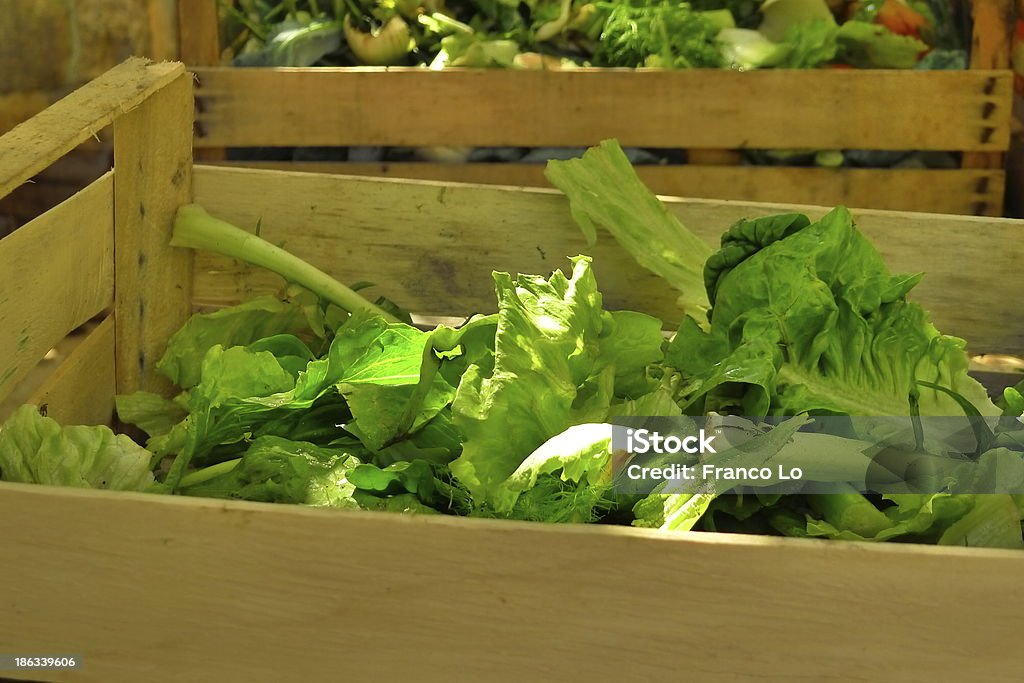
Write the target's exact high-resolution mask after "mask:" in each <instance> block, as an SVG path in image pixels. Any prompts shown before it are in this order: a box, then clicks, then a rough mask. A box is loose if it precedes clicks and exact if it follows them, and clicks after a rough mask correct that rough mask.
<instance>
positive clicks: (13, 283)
mask: <svg viewBox="0 0 1024 683" xmlns="http://www.w3.org/2000/svg"><path fill="white" fill-rule="evenodd" d="M113 218H114V217H113V174H112V173H107V174H106V175H104V176H103V177H102V178H100V179H99V180H97V181H96V182H94V183H92V184H91V185H89V186H88V187H87V188H86V189H84V190H83V191H82V192H80V193H78V194H77V195H75V196H74V197H72V198H71V199H69V200H67V201H65V202H63V203H62V204H59V205H58V206H57V207H55V208H53V209H51V210H50V211H48V212H46V213H45V214H43V215H42V216H40V217H39V218H36V219H35V220H33V221H31V222H29V223H27V224H26V225H24V226H23V227H21V228H19V229H18V230H16V231H15V232H13V233H12V234H10V235H8V236H7V237H5V238H4V239H3V240H0V273H2V274H3V278H4V280H5V283H4V286H3V287H0V349H4V350H5V353H4V354H3V355H2V356H0V397H3V396H5V395H7V394H8V393H10V391H11V390H12V389H13V388H14V385H15V384H17V382H18V381H20V380H21V379H22V378H23V377H24V376H25V374H26V373H27V372H28V371H29V370H31V369H32V368H33V367H35V365H36V364H37V363H38V362H39V361H40V360H41V359H42V358H43V356H44V355H45V354H46V352H47V351H49V350H50V349H51V348H53V347H54V346H55V345H56V344H57V343H58V342H59V341H60V340H61V339H63V338H64V337H65V336H66V335H67V334H68V333H69V332H71V331H72V330H74V329H75V328H76V327H78V326H79V325H81V324H82V323H84V322H86V321H87V320H89V319H90V318H92V317H93V316H94V315H96V314H97V313H99V312H100V311H102V310H103V309H105V308H108V307H109V306H110V305H111V304H112V303H113V296H114V243H113V237H114V227H113V225H114V220H113Z"/></svg>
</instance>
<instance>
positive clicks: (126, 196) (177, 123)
mask: <svg viewBox="0 0 1024 683" xmlns="http://www.w3.org/2000/svg"><path fill="white" fill-rule="evenodd" d="M114 168H115V169H116V172H117V183H116V186H115V191H114V215H115V221H114V234H115V244H116V253H117V258H116V279H117V288H116V292H115V304H114V309H115V310H114V312H115V320H116V329H117V391H118V393H128V392H131V391H136V390H139V389H144V390H147V391H154V392H161V391H169V390H170V384H169V383H168V382H167V380H166V379H164V378H163V377H161V376H159V375H158V374H157V373H156V371H155V367H156V363H157V361H159V360H160V357H161V356H162V355H163V351H164V349H165V347H166V345H167V340H168V339H169V338H170V336H171V334H173V333H174V332H175V331H176V330H177V329H178V328H179V327H181V325H182V324H183V323H184V322H185V320H186V319H187V318H188V315H189V312H190V307H191V303H190V299H191V291H190V289H191V283H192V275H191V266H192V259H191V257H190V255H189V254H188V253H187V252H184V251H182V250H178V249H172V248H171V247H170V246H169V245H168V242H169V241H170V236H171V232H172V228H173V225H174V214H175V212H176V211H177V208H178V206H180V205H181V204H185V203H187V202H188V201H189V199H190V197H191V192H192V79H191V75H189V74H186V73H181V72H180V71H179V73H178V76H177V77H176V78H175V79H174V80H173V81H171V82H169V83H167V84H165V85H164V86H163V87H162V88H160V89H159V90H157V91H156V92H154V93H152V94H151V95H150V96H149V98H148V99H146V101H145V102H143V103H142V105H141V106H139V107H138V108H137V109H135V110H134V111H132V112H130V113H129V114H127V115H125V116H123V117H121V118H119V119H118V120H117V121H116V122H115V124H114Z"/></svg>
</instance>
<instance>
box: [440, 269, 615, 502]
mask: <svg viewBox="0 0 1024 683" xmlns="http://www.w3.org/2000/svg"><path fill="white" fill-rule="evenodd" d="M494 282H495V287H496V289H497V294H498V323H497V332H496V336H495V356H494V363H493V367H492V368H487V367H483V366H480V365H475V364H474V365H471V366H470V367H469V368H468V369H467V370H466V373H465V375H463V377H462V381H461V382H460V384H459V387H458V392H457V394H456V396H455V400H454V402H453V403H452V415H453V418H454V423H455V426H456V428H457V429H458V430H459V431H460V432H461V433H462V434H463V436H464V439H465V441H464V444H463V452H462V455H461V456H460V457H459V458H457V459H456V460H455V461H453V462H452V464H451V471H452V473H453V474H454V475H455V476H456V477H457V478H458V479H459V481H461V482H462V484H463V485H465V486H466V487H467V488H468V489H469V490H470V492H471V493H472V494H473V496H474V498H475V499H477V501H478V502H480V503H488V502H490V499H491V497H492V496H493V495H494V492H495V489H496V487H497V486H499V485H500V484H501V483H502V482H503V481H505V480H506V479H507V478H508V477H509V476H510V475H511V474H512V473H513V472H514V471H515V470H516V468H517V467H518V466H519V465H520V463H521V462H522V461H523V459H524V458H525V457H526V456H527V455H528V454H529V453H531V452H532V451H534V450H535V449H536V448H538V447H539V446H540V445H541V444H542V443H544V442H545V441H547V440H548V439H549V438H550V437H552V436H554V435H555V434H559V433H561V432H563V431H565V429H566V428H568V427H569V426H570V425H571V424H573V422H574V421H576V420H574V408H575V407H576V406H575V403H576V401H577V398H578V397H580V387H581V386H582V385H584V383H586V382H587V380H588V379H590V378H592V376H593V375H594V374H595V371H600V368H598V367H597V358H598V356H599V355H600V345H599V337H600V334H601V330H602V320H603V318H604V315H603V311H602V309H601V295H600V293H599V292H598V290H597V282H596V280H595V279H594V274H593V271H592V270H591V267H590V259H588V258H586V257H577V258H576V259H573V273H572V277H571V278H567V277H565V275H564V274H563V273H562V272H561V271H556V272H555V273H554V274H553V275H552V276H551V278H550V279H547V280H545V279H544V278H542V277H536V276H520V277H519V278H517V279H515V280H514V279H513V278H512V277H511V276H510V275H508V274H507V273H495V274H494ZM607 367H611V366H607ZM604 395H605V398H607V400H608V401H609V402H610V399H611V396H610V395H609V393H607V392H606V393H605V394H604ZM593 407H594V406H593V405H592V404H591V405H589V406H588V408H590V410H588V412H589V413H590V414H593V412H594V411H593ZM605 410H607V404H606V405H605ZM510 435H514V437H515V438H509V437H510Z"/></svg>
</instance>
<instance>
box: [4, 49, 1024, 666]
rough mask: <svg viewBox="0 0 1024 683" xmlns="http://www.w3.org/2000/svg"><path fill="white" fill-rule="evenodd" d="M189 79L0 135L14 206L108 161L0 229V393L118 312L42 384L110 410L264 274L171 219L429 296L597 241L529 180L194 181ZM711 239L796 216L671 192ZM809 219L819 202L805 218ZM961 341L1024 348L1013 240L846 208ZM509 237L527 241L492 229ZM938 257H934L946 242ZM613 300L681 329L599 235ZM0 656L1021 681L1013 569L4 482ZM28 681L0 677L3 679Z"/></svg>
mask: <svg viewBox="0 0 1024 683" xmlns="http://www.w3.org/2000/svg"><path fill="white" fill-rule="evenodd" d="M191 89H192V79H191V76H190V75H189V74H187V73H186V72H185V71H184V69H183V67H182V66H180V65H176V64H161V65H151V66H147V65H145V64H144V63H142V62H140V61H131V62H128V63H125V64H124V65H122V66H120V67H118V68H117V69H114V70H113V71H111V72H110V73H108V74H107V75H105V76H104V77H102V78H101V79H99V80H97V81H95V82H93V83H92V84H91V85H89V86H87V87H85V88H83V89H81V90H80V91H78V92H77V93H75V94H73V95H71V96H70V97H69V98H67V99H66V100H64V101H62V102H59V103H57V104H56V105H54V106H53V107H51V108H50V109H48V110H46V111H45V112H44V113H42V114H40V115H39V116H37V117H35V118H34V119H32V120H31V121H30V122H28V123H27V124H25V125H23V126H21V127H19V128H17V129H15V130H14V131H13V132H12V133H10V134H8V135H7V136H5V137H3V138H0V196H3V195H4V194H6V193H8V192H10V191H11V190H12V189H13V188H16V187H17V186H19V185H20V184H21V183H23V182H25V181H26V180H27V179H28V178H30V177H32V176H33V175H35V174H36V173H38V172H39V171H40V170H41V169H42V168H44V167H45V166H46V165H47V164H49V163H50V162H51V161H53V160H54V159H55V158H57V157H58V156H60V154H61V153H63V152H64V151H66V150H67V149H70V148H72V147H73V146H74V145H76V144H77V143H78V142H80V141H82V140H84V139H85V138H86V137H87V136H89V135H91V134H92V133H93V131H95V130H98V129H100V128H103V127H104V126H106V125H107V124H110V123H111V122H113V125H114V145H115V166H114V170H113V171H112V172H111V173H109V174H107V175H105V176H104V177H103V178H101V179H100V180H98V181H96V182H95V183H93V184H92V185H90V186H89V187H88V188H87V189H86V190H84V191H83V192H81V193H79V194H78V195H76V196H75V197H73V198H72V199H70V200H68V201H66V202H64V203H63V204H61V205H60V206H58V207H56V208H55V209H53V210H51V211H49V212H47V213H46V214H44V215H43V216H41V217H39V218H38V219H36V220H35V221H33V222H32V223H30V224H28V225H26V226H25V227H23V228H21V229H19V230H18V231H16V232H15V233H14V234H12V235H11V236H9V237H7V238H4V239H3V240H0V272H3V273H4V274H5V275H8V279H9V281H11V282H17V283H18V285H17V286H16V287H14V286H11V285H4V287H3V289H0V349H2V350H3V351H5V353H4V354H3V355H0V399H2V398H3V397H4V396H5V395H7V394H9V393H10V392H11V391H12V388H13V386H14V384H15V383H16V382H17V381H18V380H19V379H20V378H22V377H24V376H25V374H26V373H27V372H28V371H29V370H30V369H31V368H32V367H33V366H34V365H35V364H36V363H37V362H38V361H39V360H40V359H41V358H42V357H43V355H44V354H45V353H46V351H47V349H49V348H51V347H53V346H54V345H56V344H57V343H58V342H60V340H61V339H62V337H64V335H65V334H67V333H68V331H70V330H72V329H74V328H75V327H77V326H78V325H79V324H80V323H81V322H82V321H84V320H87V319H89V318H91V317H93V316H94V315H95V314H97V313H100V312H103V311H109V314H108V315H107V316H106V317H105V319H104V320H103V322H102V323H101V324H100V325H99V326H98V327H96V329H95V330H94V331H93V332H91V333H90V334H89V336H88V337H86V338H85V340H84V341H82V342H81V343H80V344H79V345H78V346H77V347H76V348H75V349H74V350H73V351H71V353H69V354H68V355H67V357H66V359H65V360H64V362H63V363H62V364H61V365H60V366H59V367H58V368H57V370H56V371H55V372H54V373H53V374H52V375H51V376H50V378H49V379H48V380H47V381H46V382H45V383H44V385H43V386H41V387H39V388H38V389H37V390H36V392H35V395H34V397H33V398H34V400H35V401H37V402H39V403H43V404H46V405H47V406H48V411H49V414H50V415H52V416H54V417H56V418H57V419H59V420H62V421H64V422H69V423H70V422H84V423H103V422H108V421H109V420H110V419H111V413H112V404H113V396H114V394H115V392H124V391H132V390H135V389H140V388H148V389H152V390H161V389H166V386H164V385H163V383H162V382H161V381H160V380H159V379H158V378H157V377H156V376H155V374H154V372H153V366H154V362H155V361H156V359H157V358H159V356H160V354H161V351H162V349H163V345H164V342H165V340H166V339H167V337H168V335H169V334H170V333H171V331H172V330H174V329H175V328H176V327H177V326H178V325H180V324H181V322H182V321H183V320H185V318H186V316H187V315H188V314H189V311H190V309H191V308H192V306H193V305H194V304H196V303H202V304H226V303H231V302H237V301H239V300H241V299H243V298H245V297H248V296H251V295H253V294H256V293H258V292H263V291H266V290H269V289H271V288H273V287H274V285H275V284H276V283H275V282H274V281H273V278H272V277H270V276H268V275H266V274H265V273H262V272H257V271H253V270H251V269H249V268H245V267H241V266H239V265H237V264H235V263H232V262H230V261H227V260H224V259H221V258H218V257H213V256H210V255H205V254H203V255H198V256H196V257H194V261H193V254H192V252H190V251H187V250H177V249H172V248H170V247H168V245H167V240H168V235H169V233H170V230H171V221H172V216H173V213H174V211H175V209H176V207H177V206H178V205H179V204H181V203H183V202H187V201H190V200H195V201H198V202H200V203H202V204H204V205H205V206H206V207H207V208H208V209H209V210H210V211H211V213H213V214H214V215H217V216H220V217H223V218H225V219H227V220H230V221H233V222H235V223H236V224H238V225H241V226H246V227H249V228H254V226H255V225H256V221H257V219H262V234H263V236H264V237H267V238H269V239H270V240H272V241H280V240H283V239H285V237H286V238H287V241H288V247H289V249H290V250H292V251H294V252H295V253H297V254H298V255H300V256H302V257H303V258H307V259H309V260H311V261H312V262H313V263H315V264H317V265H319V266H321V267H323V268H325V269H326V270H328V271H329V272H332V273H334V274H336V275H338V276H339V277H342V278H344V279H346V280H361V279H372V280H376V281H377V282H380V283H383V284H385V285H386V288H387V292H388V294H389V296H392V297H393V298H394V299H395V300H396V301H397V302H398V303H399V304H401V305H403V306H407V307H409V308H411V309H413V310H415V311H418V312H422V313H426V314H434V313H448V314H462V313H466V312H469V311H476V310H492V309H493V306H494V304H493V293H492V292H491V291H490V284H489V281H490V278H489V277H488V275H489V271H490V269H491V268H503V269H511V270H520V271H524V272H544V271H550V270H552V269H554V268H557V267H560V266H563V265H565V263H566V259H565V258H564V257H565V256H566V255H569V254H575V253H578V252H581V251H584V250H585V249H586V247H585V244H584V241H583V239H582V237H581V236H580V233H579V231H578V229H577V228H576V227H575V226H574V225H573V223H572V221H571V219H570V216H569V212H568V207H567V205H566V202H565V199H564V198H563V197H562V196H561V195H559V194H558V193H555V192H552V191H544V190H522V189H511V188H496V187H483V186H471V185H457V184H455V185H451V184H443V183H436V182H426V181H395V180H386V179H370V178H358V177H344V176H337V175H312V174H304V173H296V172H280V171H266V170H250V169H236V168H224V167H210V166H201V165H200V166H195V167H193V164H192V159H191V150H190V141H191V122H192V114H193V111H192V99H191V97H192V95H191ZM666 201H667V203H668V206H669V207H670V210H671V211H673V212H674V213H675V214H676V215H678V216H679V217H680V218H681V219H682V220H683V222H684V223H685V224H687V225H688V226H690V227H691V228H692V229H694V230H695V231H697V232H698V233H699V234H700V235H702V236H704V237H706V238H707V239H708V240H714V239H716V238H717V237H718V235H719V234H720V233H721V231H722V230H723V229H724V228H725V227H726V226H728V225H729V224H730V223H731V222H732V221H733V220H735V219H737V218H739V217H741V216H753V215H765V214H769V213H775V212H778V211H782V210H787V209H792V208H794V207H791V206H784V205H769V204H749V203H740V202H724V201H709V200H692V199H668V200H666ZM808 210H809V211H810V212H811V213H813V214H814V215H820V214H821V213H822V212H823V209H817V208H811V209H808ZM855 213H856V216H857V218H858V221H859V225H860V226H861V228H862V229H863V231H864V232H865V233H866V234H867V235H868V236H870V238H871V239H872V240H874V242H875V243H876V244H877V245H878V246H879V248H880V249H881V250H882V252H883V254H884V255H885V257H886V259H887V260H888V262H889V264H890V265H891V266H892V267H893V268H894V269H895V270H897V271H922V270H923V271H927V272H928V277H927V278H926V279H925V280H924V283H923V284H922V285H921V287H920V289H919V291H917V299H918V300H919V301H920V302H921V303H922V304H924V305H925V306H926V307H927V308H929V309H930V310H931V311H932V312H933V314H934V318H935V322H936V323H937V324H938V326H939V327H940V328H942V329H943V330H945V331H947V332H950V333H953V334H959V335H962V336H964V337H966V338H968V339H970V340H971V345H972V350H974V351H977V352H982V351H996V350H998V351H1005V352H1013V353H1020V352H1021V351H1024V306H1022V301H1021V299H1020V296H1019V278H1014V277H1013V274H1014V273H1016V272H1019V268H1020V264H1021V263H1022V262H1024V240H1021V239H1020V237H1021V234H1022V230H1024V224H1022V223H1021V222H1018V221H1010V220H1005V219H992V218H971V217H952V216H938V215H918V214H908V213H893V212H886V211H872V210H862V211H857V212H855ZM508 234H513V235H515V236H516V239H515V240H507V239H504V236H505V235H508ZM939 245H941V247H940V246H939ZM592 253H593V254H594V256H595V259H596V261H595V263H596V268H597V275H598V280H599V282H600V283H601V289H602V291H603V292H604V293H605V294H606V301H607V305H608V306H609V307H611V308H615V307H624V306H628V307H633V308H636V309H639V310H645V311H647V312H649V313H652V314H658V315H662V316H667V317H669V318H670V319H671V318H672V317H674V316H675V315H676V313H675V311H674V307H673V302H672V299H673V295H672V293H671V292H669V291H668V289H667V288H666V287H665V286H664V285H663V284H661V283H660V282H658V281H657V280H656V279H655V278H653V277H652V276H650V275H647V274H645V273H644V272H641V271H640V270H639V269H638V268H637V267H636V266H635V265H634V264H633V263H632V262H631V260H630V258H629V257H628V256H627V255H626V254H625V253H623V252H621V251H620V250H619V249H617V248H616V247H615V246H614V245H613V244H612V241H611V240H610V239H603V240H602V241H601V243H600V244H599V245H598V247H597V248H595V249H594V250H593V252H592ZM0 519H3V521H4V531H3V533H2V534H0V576H3V577H5V581H4V588H3V590H2V591H0V600H2V618H0V643H2V644H3V645H2V649H3V650H4V651H5V652H7V653H12V654H15V653H48V652H66V653H69V654H76V655H79V656H80V657H81V658H82V659H83V662H84V665H83V668H82V669H81V670H80V671H77V672H64V673H56V672H50V673H47V672H36V673H31V672H17V677H18V678H37V679H40V680H58V681H65V680H66V681H103V682H108V681H132V682H135V681H184V680H188V681H192V680H211V681H225V682H227V681H246V682H252V681H281V680H288V681H292V680H294V681H306V680H310V681H321V680H346V681H348V680H351V681H411V680H415V681H424V682H433V681H437V682H444V683H448V682H450V681H484V680H487V681H506V680H508V681H522V680H527V681H564V680H573V679H579V680H621V681H640V680H691V679H695V678H697V677H699V678H700V679H701V680H737V679H769V680H784V681H791V680H825V679H830V678H832V679H837V680H851V679H864V680H892V681H905V680H925V679H927V680H1012V679H1014V678H1016V677H1017V676H1018V675H1019V670H1018V669H1019V661H1018V659H1019V658H1018V656H1017V644H1018V643H1017V640H1018V638H1017V630H1018V628H1017V627H1018V626H1019V623H1020V615H1021V614H1022V612H1024V582H1022V581H1021V576H1022V574H1024V553H1020V552H1012V551H998V550H983V549H967V548H933V547H922V546H913V545H867V544H853V543H838V542H835V543H833V542H827V541H814V540H798V539H779V538H768V537H754V536H743V535H719V534H710V533H692V534H678V535H676V534H659V533H657V532H654V531H650V530H641V529H633V528H624V527H609V526H582V525H581V526H571V525H566V526H554V525H543V524H530V523H517V522H504V521H494V520H472V519H459V518H447V517H445V518H427V517H408V516H403V515H397V514H388V513H353V512H342V511H332V510H322V509H309V508H302V507H297V506H296V507H291V506H283V505H270V504H255V503H244V502H232V501H217V500H201V499H193V498H179V497H162V496H150V495H143V494H131V493H114V492H104V491H92V490H71V489H61V488H51V487H44V486H31V485H20V484H9V483H8V484H0ZM12 675H13V674H12Z"/></svg>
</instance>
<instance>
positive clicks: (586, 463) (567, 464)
mask: <svg viewBox="0 0 1024 683" xmlns="http://www.w3.org/2000/svg"><path fill="white" fill-rule="evenodd" d="M611 457H612V427H611V425H609V424H581V425H575V426H573V427H570V428H568V429H567V430H565V431H564V432H562V433H561V434H558V435H556V436H553V437H552V438H550V439H548V440H547V441H545V442H544V443H543V444H542V445H541V446H540V447H539V448H538V449H537V450H535V451H534V452H533V453H531V454H530V455H529V456H527V458H526V459H525V460H524V461H523V462H522V463H521V464H520V465H519V467H517V468H516V471H515V472H513V473H512V474H511V475H510V476H509V478H508V479H506V480H505V481H504V482H503V483H502V484H501V485H500V486H499V487H498V489H497V491H496V493H495V495H494V498H493V505H494V506H493V513H494V514H495V515H496V516H500V517H506V518H510V519H526V520H531V521H540V522H590V521H593V520H594V517H595V514H596V511H597V510H598V509H599V508H600V507H602V503H604V502H606V501H605V497H606V495H607V494H608V492H609V491H610V489H611Z"/></svg>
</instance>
